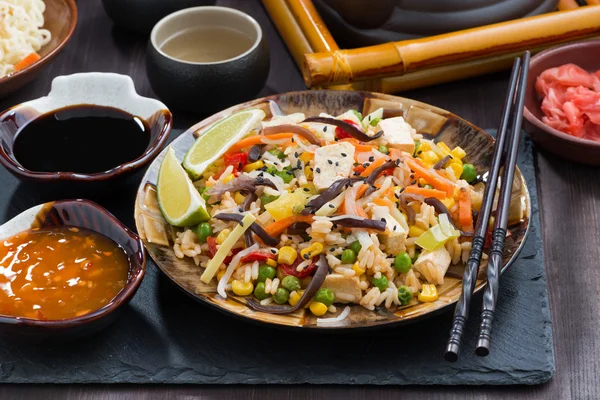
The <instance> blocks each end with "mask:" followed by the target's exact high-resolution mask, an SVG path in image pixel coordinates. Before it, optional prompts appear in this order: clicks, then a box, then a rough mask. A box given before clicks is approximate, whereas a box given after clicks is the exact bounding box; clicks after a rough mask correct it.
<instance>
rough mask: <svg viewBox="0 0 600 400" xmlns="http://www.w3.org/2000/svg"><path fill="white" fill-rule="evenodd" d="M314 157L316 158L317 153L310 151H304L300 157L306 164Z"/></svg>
mask: <svg viewBox="0 0 600 400" xmlns="http://www.w3.org/2000/svg"><path fill="white" fill-rule="evenodd" d="M313 158H315V155H314V154H313V153H309V152H308V151H305V152H304V153H302V154H300V157H298V159H299V160H300V161H302V162H303V163H304V164H307V163H309V162H310V161H311V160H312V159H313Z"/></svg>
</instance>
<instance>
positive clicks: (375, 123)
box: [369, 118, 381, 126]
mask: <svg viewBox="0 0 600 400" xmlns="http://www.w3.org/2000/svg"><path fill="white" fill-rule="evenodd" d="M379 121H381V118H373V119H372V120H371V122H370V123H369V125H371V126H377V124H378V123H379Z"/></svg>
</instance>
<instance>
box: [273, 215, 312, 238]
mask: <svg viewBox="0 0 600 400" xmlns="http://www.w3.org/2000/svg"><path fill="white" fill-rule="evenodd" d="M312 220H313V217H312V215H292V216H290V217H287V218H284V219H281V220H279V221H276V222H273V223H272V224H271V225H269V226H267V227H266V228H265V231H266V232H267V233H268V234H269V235H270V236H279V235H281V234H282V233H283V231H285V230H286V229H287V228H288V227H289V226H290V225H292V224H294V223H296V222H306V223H311V222H312Z"/></svg>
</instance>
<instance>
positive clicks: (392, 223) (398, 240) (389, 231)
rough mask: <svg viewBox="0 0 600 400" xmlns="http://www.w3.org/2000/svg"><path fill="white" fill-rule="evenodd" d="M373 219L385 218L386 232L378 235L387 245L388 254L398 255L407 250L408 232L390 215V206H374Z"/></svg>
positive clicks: (384, 244) (385, 245) (383, 243)
mask: <svg viewBox="0 0 600 400" xmlns="http://www.w3.org/2000/svg"><path fill="white" fill-rule="evenodd" d="M372 210H373V212H372V214H371V218H372V219H376V220H381V219H382V218H383V219H385V222H386V228H385V232H383V233H380V234H379V235H378V237H379V241H380V242H381V244H382V245H383V246H384V247H385V252H386V253H387V254H391V255H396V254H398V253H402V252H404V251H405V250H406V236H407V234H408V232H406V230H405V229H404V228H403V227H402V225H400V223H399V222H398V221H396V219H395V218H394V217H392V216H391V215H390V211H389V208H387V207H385V206H373V208H372Z"/></svg>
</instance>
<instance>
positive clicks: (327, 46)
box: [286, 0, 339, 52]
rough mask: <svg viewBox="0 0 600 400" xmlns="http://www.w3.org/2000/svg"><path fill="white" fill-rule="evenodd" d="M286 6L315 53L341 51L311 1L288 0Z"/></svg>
mask: <svg viewBox="0 0 600 400" xmlns="http://www.w3.org/2000/svg"><path fill="white" fill-rule="evenodd" d="M286 4H287V6H288V8H289V10H290V11H291V12H292V14H293V15H294V17H295V19H296V23H297V24H298V26H300V29H301V30H302V33H303V34H304V37H305V38H306V39H307V40H308V42H309V43H310V45H311V47H312V48H313V50H314V51H315V52H320V51H334V50H338V49H339V47H338V45H337V43H336V42H335V40H334V39H333V36H332V35H331V33H330V32H329V29H327V26H325V22H323V20H322V19H321V16H320V15H319V13H318V12H317V10H316V8H315V6H314V5H313V3H312V1H311V0H286Z"/></svg>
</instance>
